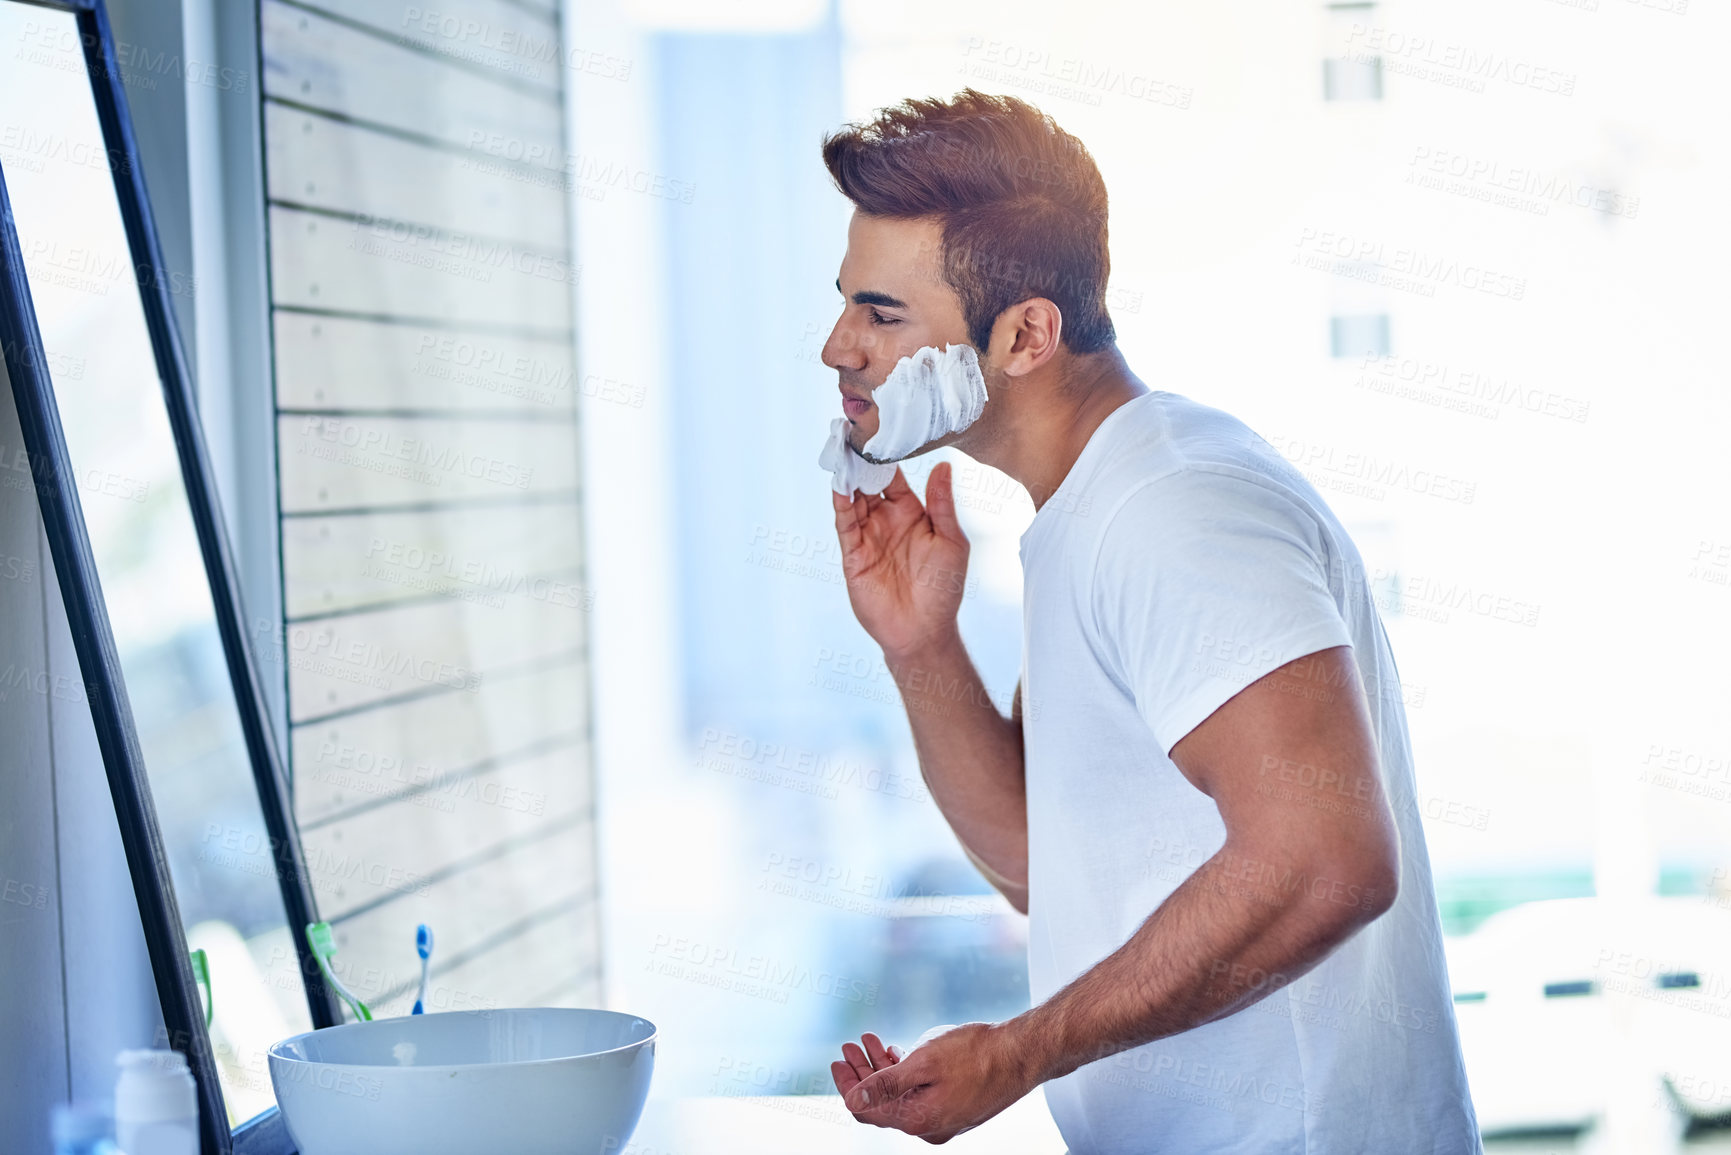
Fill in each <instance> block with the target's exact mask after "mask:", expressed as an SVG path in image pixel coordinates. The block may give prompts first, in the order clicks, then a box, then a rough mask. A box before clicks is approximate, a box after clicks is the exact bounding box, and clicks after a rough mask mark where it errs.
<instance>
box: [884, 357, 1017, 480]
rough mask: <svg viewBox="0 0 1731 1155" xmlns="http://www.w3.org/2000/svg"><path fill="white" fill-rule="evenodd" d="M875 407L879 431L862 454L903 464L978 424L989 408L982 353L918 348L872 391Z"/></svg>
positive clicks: (904, 358) (897, 364)
mask: <svg viewBox="0 0 1731 1155" xmlns="http://www.w3.org/2000/svg"><path fill="white" fill-rule="evenodd" d="M872 404H874V405H876V406H877V410H878V431H877V432H876V433H874V434H873V435H872V439H871V440H870V441H868V442H866V443H865V445H864V446H862V447H861V449H860V452H861V453H862V454H864V455H865V456H866V458H867V459H868V460H870V461H900V460H901V459H902V458H904V457H906V456H908V455H909V454H910V453H914V452H916V451H917V450H919V449H921V448H923V447H924V446H927V445H930V444H931V443H932V442H934V441H936V440H937V439H938V438H940V437H943V436H945V435H947V434H950V433H959V432H961V431H962V430H964V429H966V428H967V427H968V426H970V425H972V424H973V423H974V422H975V421H978V420H979V418H980V413H981V411H982V410H984V409H985V407H986V379H985V377H984V376H982V375H981V373H980V358H979V354H977V353H975V352H974V349H973V346H971V345H950V346H948V347H947V348H944V349H938V348H936V347H935V346H932V345H927V346H926V347H925V348H923V349H916V350H914V351H913V352H912V353H909V354H908V355H907V356H906V357H903V358H902V359H901V360H900V361H897V362H896V367H895V368H894V369H892V370H890V375H889V376H888V377H886V378H884V383H883V384H882V385H879V386H878V387H877V388H876V389H874V390H872Z"/></svg>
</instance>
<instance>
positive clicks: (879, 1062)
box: [860, 1031, 896, 1070]
mask: <svg viewBox="0 0 1731 1155" xmlns="http://www.w3.org/2000/svg"><path fill="white" fill-rule="evenodd" d="M860 1042H862V1043H864V1044H865V1053H866V1057H867V1058H869V1059H870V1060H871V1061H872V1066H873V1067H875V1068H877V1069H879V1070H882V1069H883V1068H885V1067H888V1066H890V1065H891V1064H893V1063H894V1062H895V1061H896V1060H895V1057H894V1056H892V1055H891V1054H890V1053H889V1050H888V1048H886V1047H885V1046H884V1041H883V1040H882V1039H880V1038H878V1037H877V1036H876V1035H874V1034H872V1033H871V1032H870V1031H867V1032H866V1033H865V1034H863V1035H861V1036H860Z"/></svg>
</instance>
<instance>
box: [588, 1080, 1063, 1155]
mask: <svg viewBox="0 0 1731 1155" xmlns="http://www.w3.org/2000/svg"><path fill="white" fill-rule="evenodd" d="M927 1146H928V1145H927V1144H925V1143H922V1142H921V1141H920V1140H918V1139H915V1138H913V1137H912V1136H910V1135H904V1134H903V1133H902V1132H900V1131H891V1130H888V1129H886V1128H882V1127H872V1126H868V1125H867V1124H864V1123H860V1122H857V1121H856V1120H855V1119H854V1117H853V1116H852V1115H849V1114H848V1113H847V1111H846V1110H845V1109H844V1108H843V1107H842V1105H841V1096H839V1095H776V1096H763V1097H756V1096H752V1097H747V1096H737V1097H730V1096H714V1097H705V1098H693V1099H656V1098H654V1097H651V1098H650V1100H649V1102H648V1103H646V1104H645V1105H644V1108H643V1119H642V1121H641V1122H640V1123H639V1124H638V1125H637V1130H636V1132H634V1133H633V1134H632V1136H631V1142H629V1143H627V1144H626V1145H625V1146H624V1147H622V1148H621V1149H620V1151H619V1155H811V1153H812V1152H814V1151H821V1152H824V1153H825V1155H878V1153H879V1152H884V1153H889V1152H895V1153H898V1155H908V1153H909V1152H912V1151H919V1150H924V1149H926V1147H927ZM944 1150H945V1151H947V1152H948V1151H954V1152H959V1153H961V1155H967V1153H968V1152H981V1153H985V1152H991V1153H992V1155H1063V1152H1064V1140H1063V1137H1062V1136H1060V1135H1059V1134H1058V1128H1057V1125H1056V1124H1054V1123H1053V1122H1052V1116H1051V1113H1050V1112H1048V1111H1047V1110H1046V1098H1045V1096H1044V1095H1043V1094H1041V1093H1039V1092H1038V1091H1036V1092H1035V1093H1033V1094H1031V1095H1028V1096H1027V1097H1025V1098H1024V1099H1022V1100H1021V1101H1020V1102H1018V1103H1016V1104H1015V1105H1014V1106H1012V1107H1010V1108H1009V1109H1008V1110H1006V1111H1004V1112H1003V1113H1002V1114H1000V1115H998V1116H996V1117H995V1118H993V1119H991V1120H989V1121H988V1122H986V1123H984V1124H982V1125H981V1126H979V1127H976V1128H975V1129H974V1130H972V1131H968V1132H966V1133H964V1134H962V1135H958V1136H957V1137H956V1138H954V1139H952V1140H950V1141H949V1142H948V1143H946V1144H944Z"/></svg>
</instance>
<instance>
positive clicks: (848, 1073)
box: [829, 1059, 859, 1095]
mask: <svg viewBox="0 0 1731 1155" xmlns="http://www.w3.org/2000/svg"><path fill="white" fill-rule="evenodd" d="M829 1074H830V1078H832V1079H834V1080H835V1089H836V1090H837V1091H840V1092H841V1093H842V1094H843V1095H846V1094H847V1093H848V1092H849V1091H851V1090H853V1089H854V1088H855V1087H857V1086H859V1075H857V1074H856V1073H855V1072H854V1069H853V1067H852V1066H851V1065H850V1064H848V1063H846V1062H844V1061H843V1060H841V1059H837V1060H836V1061H835V1062H833V1063H831V1064H830V1065H829Z"/></svg>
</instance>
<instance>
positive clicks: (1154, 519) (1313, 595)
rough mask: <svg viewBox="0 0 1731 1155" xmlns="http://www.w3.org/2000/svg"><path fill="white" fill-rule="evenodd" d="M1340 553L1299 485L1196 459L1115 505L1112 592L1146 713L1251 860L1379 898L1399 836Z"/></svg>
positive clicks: (1127, 666)
mask: <svg viewBox="0 0 1731 1155" xmlns="http://www.w3.org/2000/svg"><path fill="white" fill-rule="evenodd" d="M1330 556H1331V555H1330V543H1329V541H1328V540H1327V539H1326V537H1325V536H1324V532H1323V527H1322V525H1321V524H1320V522H1319V521H1318V520H1317V518H1316V517H1315V516H1314V515H1313V514H1312V513H1311V512H1310V510H1309V509H1307V508H1306V507H1305V506H1304V505H1303V504H1301V503H1300V502H1299V501H1298V500H1297V499H1296V498H1295V497H1293V496H1292V495H1290V494H1288V493H1286V492H1285V491H1284V490H1281V489H1279V488H1277V487H1275V486H1273V485H1271V484H1267V483H1264V482H1261V481H1257V480H1254V479H1250V478H1246V477H1243V476H1241V475H1239V474H1235V473H1217V472H1212V471H1208V470H1188V471H1185V472H1183V473H1180V474H1176V475H1173V476H1172V477H1169V478H1162V479H1160V480H1158V481H1155V482H1151V483H1149V484H1148V485H1146V486H1145V487H1144V488H1143V489H1142V490H1140V491H1138V492H1137V493H1135V494H1133V495H1132V496H1131V497H1130V499H1128V500H1127V501H1126V502H1125V503H1124V505H1122V506H1121V507H1120V508H1119V509H1118V510H1117V511H1116V512H1115V513H1114V516H1113V520H1112V522H1111V524H1110V525H1109V526H1108V528H1107V532H1106V536H1105V538H1104V539H1103V542H1102V548H1101V552H1100V557H1099V561H1098V564H1097V565H1096V568H1095V591H1094V604H1095V612H1096V615H1097V618H1096V620H1097V623H1098V626H1099V630H1100V634H1101V638H1102V642H1103V643H1104V645H1105V646H1106V649H1107V652H1108V655H1109V656H1111V657H1112V658H1113V659H1115V661H1116V663H1117V664H1118V666H1119V671H1118V673H1119V675H1120V676H1121V677H1122V678H1123V679H1124V681H1125V683H1126V685H1127V686H1128V687H1129V689H1130V692H1131V694H1132V695H1133V697H1134V698H1135V701H1136V708H1137V711H1138V713H1140V714H1141V715H1142V717H1143V719H1144V720H1145V721H1146V722H1147V724H1148V727H1149V729H1150V730H1151V731H1152V732H1153V735H1154V737H1155V740H1156V741H1157V742H1158V743H1159V745H1160V748H1161V749H1162V750H1163V751H1165V752H1166V753H1167V754H1168V755H1169V756H1170V757H1171V758H1172V760H1173V762H1174V764H1175V765H1177V767H1178V769H1179V772H1180V773H1182V774H1183V775H1184V776H1185V778H1186V779H1188V780H1189V781H1190V783H1191V784H1192V785H1194V786H1195V787H1196V788H1197V789H1198V790H1201V791H1202V792H1203V793H1205V794H1207V795H1208V796H1209V797H1210V798H1212V799H1213V800H1214V803H1215V805H1216V806H1217V807H1219V810H1220V814H1221V818H1222V820H1223V822H1224V823H1225V826H1226V832H1227V840H1226V850H1227V853H1228V854H1231V855H1238V856H1239V857H1240V858H1241V859H1242V861H1240V862H1237V863H1236V864H1234V868H1235V871H1236V876H1238V877H1241V878H1245V879H1268V878H1274V879H1278V880H1284V881H1283V882H1282V883H1280V885H1282V886H1288V887H1290V886H1291V885H1293V881H1292V880H1294V879H1298V880H1302V881H1300V882H1299V883H1298V885H1303V886H1312V885H1314V886H1316V887H1317V888H1319V889H1320V891H1321V892H1322V893H1324V894H1335V895H1336V896H1338V895H1343V894H1349V895H1350V896H1351V897H1352V900H1353V902H1354V903H1362V904H1365V907H1366V908H1367V909H1368V910H1370V912H1371V913H1374V912H1375V911H1376V910H1379V909H1381V906H1380V905H1379V903H1380V902H1382V901H1383V900H1386V899H1389V898H1392V894H1393V888H1394V886H1395V885H1396V882H1397V877H1398V848H1399V841H1398V838H1397V837H1396V835H1395V828H1394V823H1393V818H1392V816H1391V815H1390V813H1389V810H1388V804H1387V801H1386V800H1385V798H1384V795H1383V790H1382V786H1381V771H1380V768H1379V765H1378V756H1377V744H1376V735H1375V733H1374V730H1373V728H1372V725H1371V721H1370V714H1369V710H1368V707H1367V705H1366V702H1365V698H1364V691H1363V688H1362V685H1361V682H1360V679H1359V675H1358V669H1357V665H1356V663H1355V660H1354V656H1353V649H1352V634H1351V630H1350V629H1349V627H1348V625H1347V622H1346V620H1345V617H1344V615H1343V613H1342V609H1341V607H1340V605H1339V604H1338V603H1337V602H1336V600H1335V595H1334V593H1333V592H1332V591H1331V589H1330V586H1329V580H1328V578H1329V572H1328V571H1329V568H1330V561H1329V559H1330ZM1318 878H1320V881H1318ZM1336 884H1338V885H1336ZM1277 889H1278V887H1277ZM1271 897H1273V898H1276V899H1278V898H1279V897H1281V896H1280V895H1279V894H1275V895H1272V896H1271Z"/></svg>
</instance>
